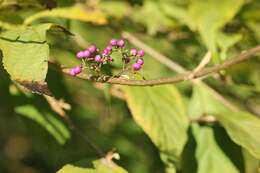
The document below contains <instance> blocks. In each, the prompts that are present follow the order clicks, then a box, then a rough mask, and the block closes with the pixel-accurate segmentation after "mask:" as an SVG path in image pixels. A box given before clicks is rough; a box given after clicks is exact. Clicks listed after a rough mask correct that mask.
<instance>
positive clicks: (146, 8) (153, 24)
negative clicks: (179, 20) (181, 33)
mask: <svg viewBox="0 0 260 173" xmlns="http://www.w3.org/2000/svg"><path fill="white" fill-rule="evenodd" d="M158 6H159V2H158V1H150V0H145V1H144V5H143V7H139V8H136V9H134V10H133V13H132V15H131V17H132V18H133V19H134V20H135V21H136V22H139V23H142V24H144V25H145V26H146V27H147V30H148V33H149V34H151V35H154V34H156V33H157V32H158V31H161V30H165V29H168V28H169V27H171V26H174V24H175V22H174V21H173V20H171V19H169V18H168V17H167V16H166V15H165V14H164V13H163V11H162V10H160V8H158ZM148 18H150V19H152V20H147V19H148Z"/></svg>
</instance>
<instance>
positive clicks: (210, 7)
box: [188, 0, 244, 54]
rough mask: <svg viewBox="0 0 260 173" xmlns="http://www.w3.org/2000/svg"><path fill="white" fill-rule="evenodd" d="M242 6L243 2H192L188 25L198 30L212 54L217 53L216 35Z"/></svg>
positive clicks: (197, 0) (222, 0)
mask: <svg viewBox="0 0 260 173" xmlns="http://www.w3.org/2000/svg"><path fill="white" fill-rule="evenodd" d="M243 4H244V0H218V1H216V0H208V1H204V0H194V1H191V4H190V6H189V9H188V15H189V21H188V25H189V26H190V28H191V29H193V30H198V31H199V32H200V34H201V37H202V39H203V41H204V42H205V44H206V46H207V47H208V49H209V50H211V51H212V53H213V54H215V53H217V46H216V43H217V33H218V31H219V30H220V29H221V28H222V27H223V26H224V25H225V24H227V23H228V22H229V21H230V20H231V19H232V18H233V17H234V16H235V14H236V13H237V12H238V11H239V9H240V8H241V7H242V5H243Z"/></svg>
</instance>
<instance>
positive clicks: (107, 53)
mask: <svg viewBox="0 0 260 173" xmlns="http://www.w3.org/2000/svg"><path fill="white" fill-rule="evenodd" d="M113 52H119V53H121V57H122V63H123V70H132V72H134V73H136V72H137V71H139V70H140V69H141V68H142V66H143V64H144V60H143V58H142V57H143V56H144V55H145V52H144V51H143V50H136V49H131V50H130V51H128V50H126V49H125V41H124V40H123V39H119V40H117V39H112V40H110V42H109V44H108V46H107V47H106V48H105V49H103V50H102V51H100V50H99V49H97V47H96V46H95V45H91V46H89V47H88V48H87V49H86V50H83V51H79V52H78V53H77V55H76V56H77V58H78V59H80V60H81V61H82V64H81V65H80V66H76V67H73V68H71V69H70V75H71V76H76V75H78V74H80V73H81V72H82V71H83V69H85V68H89V69H91V70H93V71H94V72H96V73H98V74H99V73H100V71H101V68H102V66H103V65H104V64H109V63H111V62H112V61H113V58H112V53H113Z"/></svg>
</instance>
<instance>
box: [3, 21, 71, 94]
mask: <svg viewBox="0 0 260 173" xmlns="http://www.w3.org/2000/svg"><path fill="white" fill-rule="evenodd" d="M49 29H55V30H57V29H58V30H62V31H64V32H65V29H64V28H62V27H60V26H57V25H53V24H41V25H36V26H33V27H25V28H24V27H22V28H17V29H13V30H8V31H6V32H3V33H2V34H1V35H0V49H1V50H2V52H3V65H4V68H5V69H6V71H7V72H8V73H9V75H10V76H11V78H12V80H15V81H17V82H18V83H19V84H21V85H23V86H24V87H25V88H27V89H29V90H31V91H33V92H37V93H40V94H47V95H51V93H50V91H49V90H48V87H47V84H46V83H45V78H46V74H47V70H48V60H49V46H48V44H47V41H46V31H47V30H49ZM66 32H67V33H68V31H66Z"/></svg>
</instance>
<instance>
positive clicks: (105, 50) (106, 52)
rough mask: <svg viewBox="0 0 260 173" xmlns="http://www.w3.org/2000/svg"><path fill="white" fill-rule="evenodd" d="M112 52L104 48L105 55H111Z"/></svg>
mask: <svg viewBox="0 0 260 173" xmlns="http://www.w3.org/2000/svg"><path fill="white" fill-rule="evenodd" d="M110 53H111V52H109V51H108V50H107V49H104V50H103V51H102V55H104V56H107V55H109V54H110Z"/></svg>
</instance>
